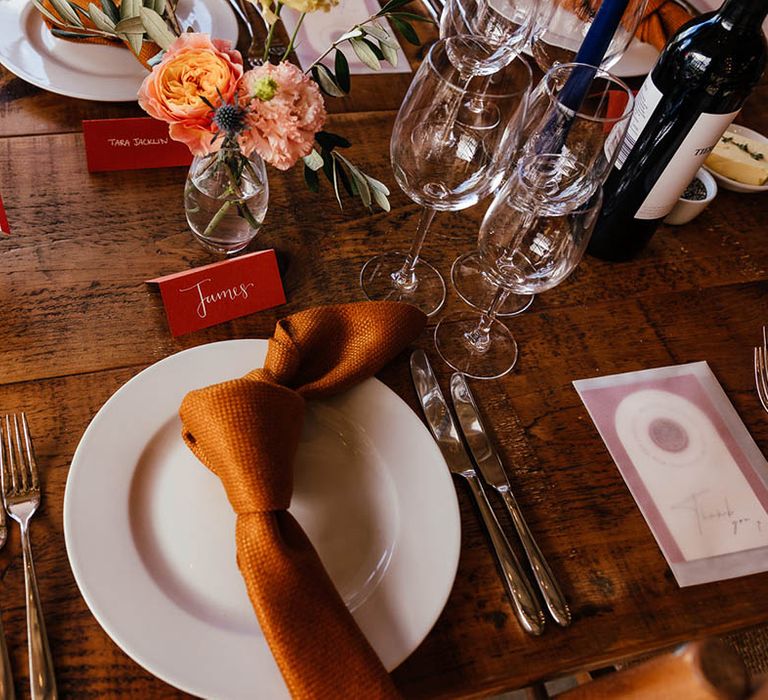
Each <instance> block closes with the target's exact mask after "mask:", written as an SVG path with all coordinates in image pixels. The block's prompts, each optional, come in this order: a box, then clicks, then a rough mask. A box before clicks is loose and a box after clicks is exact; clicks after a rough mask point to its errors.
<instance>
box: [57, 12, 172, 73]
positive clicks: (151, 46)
mask: <svg viewBox="0 0 768 700" xmlns="http://www.w3.org/2000/svg"><path fill="white" fill-rule="evenodd" d="M42 2H43V7H45V9H46V10H49V11H52V12H53V14H54V16H56V14H57V13H56V11H55V8H54V7H53V5H52V4H51V2H50V0H42ZM72 2H74V3H75V4H76V5H77V6H78V7H82V8H83V10H85V13H84V14H78V16H79V17H80V20H81V21H82V22H83V24H84V25H85V26H86V27H87V28H89V29H96V28H97V27H96V25H94V23H93V22H92V21H91V20H90V19H89V18H88V17H87V15H88V5H89V4H90V3H92V2H93V3H94V4H95V5H96V7H98V8H99V9H101V4H100V3H99V2H98V0H96V1H95V2H94V0H72ZM120 4H121V0H115V5H117V7H118V8H119V7H120ZM43 21H44V22H45V24H46V25H47V26H48V29H51V28H52V27H56V28H57V29H61V30H64V31H67V32H75V33H76V30H73V29H71V28H69V27H64V26H62V25H60V24H56V23H54V22H52V21H51V20H50V19H49V18H48V17H46V16H45V15H43ZM59 38H65V39H66V41H77V42H81V43H86V44H102V45H106V46H125V48H127V49H128V50H129V51H131V53H133V50H132V49H131V46H130V44H129V43H128V42H127V41H123V42H121V41H120V40H118V39H115V40H112V39H109V38H107V37H101V36H93V37H89V38H87V39H81V38H75V37H59ZM159 51H160V47H159V46H158V45H157V44H155V43H153V42H151V41H144V42H142V45H141V52H140V53H139V54H135V53H133V55H134V56H136V58H137V59H138V60H139V61H140V62H141V64H142V65H143V66H144V67H145V68H147V69H148V70H149V69H150V66H149V63H148V61H149V59H150V58H152V56H154V55H155V54H157V53H158V52H159Z"/></svg>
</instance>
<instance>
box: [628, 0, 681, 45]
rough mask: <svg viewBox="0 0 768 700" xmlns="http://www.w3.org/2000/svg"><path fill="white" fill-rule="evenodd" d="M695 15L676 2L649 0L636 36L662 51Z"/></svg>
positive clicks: (671, 0) (672, 0) (670, 0)
mask: <svg viewBox="0 0 768 700" xmlns="http://www.w3.org/2000/svg"><path fill="white" fill-rule="evenodd" d="M691 19H693V15H692V14H691V13H690V12H688V10H686V9H685V8H683V7H682V6H681V5H679V4H678V3H677V2H675V0H648V6H647V7H646V8H645V13H644V14H643V19H642V20H640V25H639V26H638V28H637V32H636V33H635V36H636V37H637V38H638V39H639V40H640V41H644V42H645V43H646V44H651V45H652V46H655V47H656V48H657V49H658V50H659V51H661V50H662V49H663V48H664V46H665V44H666V43H667V42H668V41H669V40H670V39H671V38H672V35H673V34H674V33H675V32H676V31H677V30H678V29H680V27H682V26H683V25H684V24H685V23H686V22H688V21H689V20H691Z"/></svg>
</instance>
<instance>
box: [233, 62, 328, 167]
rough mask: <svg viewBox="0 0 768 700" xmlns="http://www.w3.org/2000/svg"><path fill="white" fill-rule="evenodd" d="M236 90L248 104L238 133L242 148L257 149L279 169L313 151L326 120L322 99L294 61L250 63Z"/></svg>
mask: <svg viewBox="0 0 768 700" xmlns="http://www.w3.org/2000/svg"><path fill="white" fill-rule="evenodd" d="M240 95H241V102H242V103H243V104H247V105H248V116H247V117H246V129H245V130H244V131H243V133H241V134H240V136H239V137H238V140H239V142H240V149H241V150H242V151H243V153H245V154H246V155H249V154H250V153H252V152H253V151H256V153H258V154H259V155H260V156H261V157H262V158H263V159H264V160H265V161H266V162H267V163H269V164H270V165H273V166H274V167H276V168H278V169H279V170H288V168H290V167H291V166H293V165H294V163H296V161H297V160H298V159H299V158H302V157H304V156H306V155H309V154H310V153H311V151H312V147H313V144H314V141H315V134H316V133H317V132H318V131H320V130H321V129H322V128H323V124H325V117H326V112H325V102H323V96H322V95H321V94H320V90H319V88H318V87H317V85H316V84H315V83H314V81H312V80H311V79H310V78H308V77H307V76H306V75H304V73H302V72H301V70H300V69H299V68H297V67H296V66H294V65H293V64H292V63H280V64H278V65H276V66H275V65H271V64H265V65H263V66H259V67H258V68H254V69H253V70H250V71H248V72H247V73H245V75H243V78H242V80H241V81H240Z"/></svg>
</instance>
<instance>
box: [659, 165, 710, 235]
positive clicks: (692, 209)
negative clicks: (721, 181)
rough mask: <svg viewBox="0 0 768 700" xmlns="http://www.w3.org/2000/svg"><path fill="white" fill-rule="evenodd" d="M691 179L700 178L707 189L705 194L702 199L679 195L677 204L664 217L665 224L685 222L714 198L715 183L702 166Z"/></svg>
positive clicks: (676, 224) (675, 224) (701, 210)
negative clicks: (685, 197)
mask: <svg viewBox="0 0 768 700" xmlns="http://www.w3.org/2000/svg"><path fill="white" fill-rule="evenodd" d="M693 179H694V180H701V182H702V184H703V185H704V187H705V188H706V190H707V196H706V197H705V198H704V199H683V197H682V196H681V197H680V199H678V200H677V204H675V206H674V208H673V209H672V211H671V212H669V214H667V216H666V218H665V219H664V223H665V224H671V225H672V226H680V225H681V224H687V223H688V222H689V221H691V220H692V219H695V218H696V217H697V216H698V215H699V214H701V212H703V211H704V210H705V209H706V208H707V207H708V206H709V203H710V202H711V201H712V200H713V199H714V198H715V195H716V194H717V183H716V182H715V179H714V178H713V177H712V176H711V175H710V174H709V173H708V172H707V171H706V170H704V168H699V169H698V171H697V172H696V175H694V178H693Z"/></svg>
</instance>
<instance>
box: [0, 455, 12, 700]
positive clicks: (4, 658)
mask: <svg viewBox="0 0 768 700" xmlns="http://www.w3.org/2000/svg"><path fill="white" fill-rule="evenodd" d="M2 452H3V445H2V440H0V464H2V459H3V458H2ZM7 539H8V527H7V525H6V520H5V508H0V549H2V548H3V547H4V546H5V542H6V540H7ZM15 697H16V693H15V692H14V688H13V674H12V672H11V660H10V658H9V656H8V645H7V644H6V642H5V630H4V629H3V621H2V619H0V698H2V699H3V700H14V698H15Z"/></svg>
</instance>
